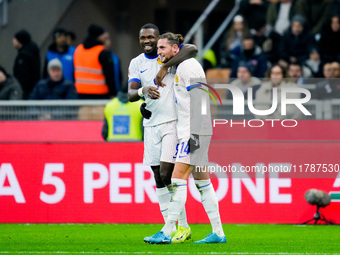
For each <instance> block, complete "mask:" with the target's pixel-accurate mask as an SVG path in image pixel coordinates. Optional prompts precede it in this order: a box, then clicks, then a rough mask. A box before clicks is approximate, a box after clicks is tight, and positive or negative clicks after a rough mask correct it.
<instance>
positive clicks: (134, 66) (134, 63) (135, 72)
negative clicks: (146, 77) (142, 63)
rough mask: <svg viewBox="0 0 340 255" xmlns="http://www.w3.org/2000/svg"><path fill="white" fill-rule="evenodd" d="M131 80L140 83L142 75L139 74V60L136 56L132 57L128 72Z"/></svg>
mask: <svg viewBox="0 0 340 255" xmlns="http://www.w3.org/2000/svg"><path fill="white" fill-rule="evenodd" d="M128 73H129V74H128V76H129V80H128V82H131V81H136V82H139V83H140V76H139V67H138V60H137V59H136V58H134V59H132V60H131V62H130V65H129V72H128Z"/></svg>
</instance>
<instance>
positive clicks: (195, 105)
mask: <svg viewBox="0 0 340 255" xmlns="http://www.w3.org/2000/svg"><path fill="white" fill-rule="evenodd" d="M182 43H183V37H182V35H178V34H177V35H175V34H173V33H165V34H163V35H161V36H160V39H159V40H158V44H157V45H158V54H159V56H160V59H161V61H162V62H164V63H166V62H167V61H169V60H170V59H171V58H172V57H174V56H176V55H177V54H178V52H179V51H180V45H181V44H182ZM167 76H168V75H166V76H165V77H164V80H165V79H166V78H167ZM193 79H196V80H197V79H201V81H202V79H204V82H205V73H204V70H203V68H202V66H201V65H200V64H199V62H198V61H197V60H196V59H194V58H190V59H188V60H185V61H183V62H182V63H181V64H179V65H178V67H177V70H176V74H175V84H174V90H175V102H176V111H177V116H178V122H177V136H178V143H179V145H178V151H177V158H176V163H175V168H174V171H173V173H172V178H171V185H168V186H167V187H168V189H169V191H170V193H171V203H170V206H169V213H168V217H167V221H166V223H165V225H164V227H163V228H162V230H161V231H159V232H158V233H156V234H154V235H153V236H151V237H150V238H149V239H148V242H149V243H152V244H170V243H171V241H172V240H171V236H170V234H171V229H172V228H173V226H175V224H176V221H177V219H178V218H179V215H180V212H181V211H182V209H183V208H184V206H185V202H186V198H187V180H188V178H189V175H190V172H192V174H193V177H194V179H195V184H196V186H197V188H198V190H199V191H200V194H201V201H202V204H203V206H204V209H205V211H206V213H207V214H208V217H209V220H210V223H211V225H212V233H211V234H209V235H208V236H207V237H206V238H204V239H202V240H200V241H197V242H195V243H225V242H226V237H225V235H224V232H223V228H222V224H221V218H220V214H219V208H218V201H217V197H216V194H215V191H214V188H213V186H212V183H211V182H210V179H209V173H208V172H207V171H203V170H206V169H205V167H206V166H207V163H208V149H209V144H210V140H211V135H212V124H211V115H210V106H209V103H208V105H207V109H206V114H202V113H201V112H200V109H201V102H202V97H206V98H205V99H206V100H207V101H206V102H209V95H208V94H207V93H206V92H204V91H203V90H200V89H192V90H190V88H191V87H192V86H193V85H194V83H191V82H192V80H193ZM164 80H163V81H164ZM189 90H190V92H189ZM191 92H193V93H191ZM197 109H198V111H197ZM195 166H198V168H199V169H200V170H198V171H195V169H196V168H195ZM191 170H193V171H191Z"/></svg>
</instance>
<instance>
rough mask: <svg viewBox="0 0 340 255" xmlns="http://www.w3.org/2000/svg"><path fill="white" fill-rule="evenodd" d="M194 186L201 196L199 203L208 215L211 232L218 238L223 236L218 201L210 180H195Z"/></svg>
mask: <svg viewBox="0 0 340 255" xmlns="http://www.w3.org/2000/svg"><path fill="white" fill-rule="evenodd" d="M195 184H196V187H197V188H198V190H199V192H200V194H201V202H202V204H203V206H204V210H205V212H206V213H207V214H208V217H209V220H210V223H211V226H212V229H213V232H214V233H216V234H217V235H218V236H224V232H223V228H222V223H221V217H220V212H219V208H218V201H217V197H216V193H215V190H214V187H213V185H212V183H211V182H210V179H208V180H195Z"/></svg>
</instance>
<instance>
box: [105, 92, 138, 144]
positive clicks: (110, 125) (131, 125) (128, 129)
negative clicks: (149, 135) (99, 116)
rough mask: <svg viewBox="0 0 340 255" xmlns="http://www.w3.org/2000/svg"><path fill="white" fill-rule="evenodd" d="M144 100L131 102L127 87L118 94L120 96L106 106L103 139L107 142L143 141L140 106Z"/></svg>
mask: <svg viewBox="0 0 340 255" xmlns="http://www.w3.org/2000/svg"><path fill="white" fill-rule="evenodd" d="M142 103H143V101H142V100H139V101H137V102H133V103H131V102H129V100H128V96H127V86H124V87H123V88H122V90H121V91H119V92H118V96H117V97H116V98H114V99H112V100H111V101H110V102H109V103H108V104H107V105H106V106H105V110H104V113H105V119H104V125H103V128H102V137H103V138H104V139H105V140H106V141H115V140H142V139H143V130H142V120H143V117H142V114H141V113H140V105H141V104H142Z"/></svg>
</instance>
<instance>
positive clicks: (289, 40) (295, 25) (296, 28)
mask: <svg viewBox="0 0 340 255" xmlns="http://www.w3.org/2000/svg"><path fill="white" fill-rule="evenodd" d="M313 47H315V40H314V35H313V33H312V32H311V31H310V29H309V27H308V23H307V22H306V19H305V18H304V17H302V16H301V15H295V16H294V17H293V18H292V22H291V27H290V29H289V30H288V31H286V33H285V34H284V35H283V36H282V40H281V44H280V60H282V62H286V63H296V62H300V63H303V62H304V61H305V60H307V59H308V57H309V52H310V50H311V49H312V48H313ZM287 66H288V64H287Z"/></svg>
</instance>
